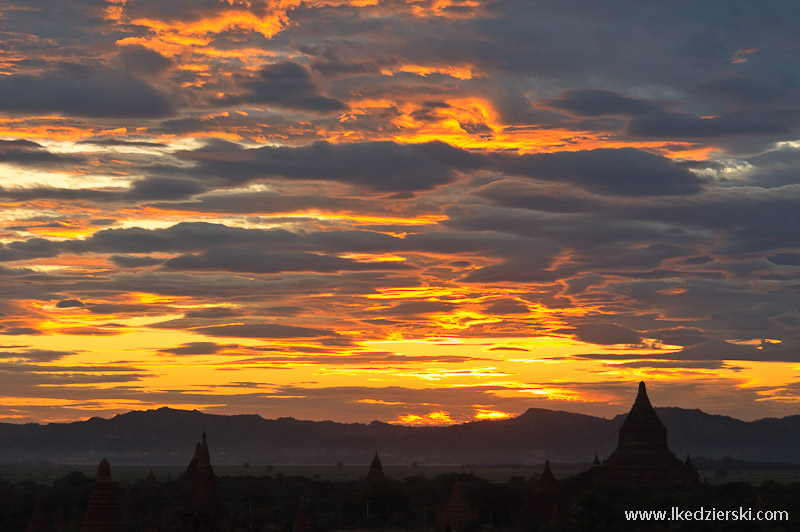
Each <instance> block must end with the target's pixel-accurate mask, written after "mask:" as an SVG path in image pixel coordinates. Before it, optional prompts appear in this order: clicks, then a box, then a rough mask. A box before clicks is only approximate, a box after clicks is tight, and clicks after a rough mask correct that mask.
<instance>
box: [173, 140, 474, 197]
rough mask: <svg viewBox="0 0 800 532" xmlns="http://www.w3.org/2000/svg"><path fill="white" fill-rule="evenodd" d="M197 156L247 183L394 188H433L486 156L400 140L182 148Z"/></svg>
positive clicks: (214, 172)
mask: <svg viewBox="0 0 800 532" xmlns="http://www.w3.org/2000/svg"><path fill="white" fill-rule="evenodd" d="M180 155H181V156H182V157H183V158H185V159H188V160H195V161H196V162H197V165H198V166H197V170H198V171H199V172H201V173H202V174H205V175H211V176H216V177H219V178H224V179H225V180H227V181H229V182H233V183H237V182H238V183H242V182H248V181H252V180H254V179H259V178H266V177H283V178H287V179H306V180H318V181H341V182H344V183H352V184H357V185H362V186H366V187H369V188H372V189H376V190H381V191H391V192H403V191H415V190H429V189H432V188H434V187H436V186H438V185H443V184H446V183H449V182H451V181H453V180H454V179H455V177H456V173H457V172H458V171H466V170H470V169H475V168H478V167H480V166H481V165H482V162H481V160H480V159H479V158H478V157H477V156H475V155H472V154H470V153H469V152H466V151H464V150H461V149H459V148H454V147H452V146H449V145H447V144H445V143H443V142H437V141H434V142H427V143H423V144H398V143H395V142H389V141H381V142H361V143H352V144H330V143H328V142H325V141H318V142H315V143H313V144H311V145H308V146H302V147H298V148H290V147H269V146H268V147H263V148H252V149H243V148H241V147H240V146H238V145H236V144H232V143H219V142H217V143H214V144H213V145H210V146H208V147H207V148H205V149H200V150H196V151H193V152H182V153H181V154H180Z"/></svg>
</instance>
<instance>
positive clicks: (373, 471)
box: [367, 451, 386, 482]
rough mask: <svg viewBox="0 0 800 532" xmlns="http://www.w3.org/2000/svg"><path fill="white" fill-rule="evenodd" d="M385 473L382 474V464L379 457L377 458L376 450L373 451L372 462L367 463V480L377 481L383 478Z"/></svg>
mask: <svg viewBox="0 0 800 532" xmlns="http://www.w3.org/2000/svg"><path fill="white" fill-rule="evenodd" d="M385 478H386V475H384V474H383V465H382V464H381V459H380V458H378V451H375V457H374V458H373V459H372V463H370V464H369V473H367V481H368V482H377V481H381V480H384V479H385Z"/></svg>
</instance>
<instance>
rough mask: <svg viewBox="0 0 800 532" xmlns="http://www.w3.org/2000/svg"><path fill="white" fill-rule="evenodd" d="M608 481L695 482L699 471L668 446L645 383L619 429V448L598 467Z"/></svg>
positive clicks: (664, 429) (665, 430)
mask: <svg viewBox="0 0 800 532" xmlns="http://www.w3.org/2000/svg"><path fill="white" fill-rule="evenodd" d="M598 472H599V473H598V478H599V479H600V480H601V481H606V482H631V483H649V484H664V483H667V484H671V483H682V482H686V483H694V482H697V481H698V475H697V471H696V470H695V469H694V467H693V466H692V465H691V463H688V464H686V463H684V462H682V461H681V460H679V459H678V457H677V456H675V454H674V453H673V452H672V451H670V450H669V447H668V446H667V429H666V427H665V426H664V424H663V423H661V420H660V419H659V418H658V415H657V414H656V411H655V409H654V408H653V405H652V404H650V399H649V398H648V397H647V388H646V386H645V384H644V382H640V383H639V393H638V394H637V395H636V400H635V401H634V403H633V406H632V407H631V411H630V412H629V413H628V417H626V418H625V421H624V422H623V423H622V426H621V427H620V429H619V443H618V444H617V449H616V450H615V451H614V452H613V453H612V454H611V456H609V457H608V458H607V459H606V460H604V461H603V463H602V465H601V466H600V467H599V468H598Z"/></svg>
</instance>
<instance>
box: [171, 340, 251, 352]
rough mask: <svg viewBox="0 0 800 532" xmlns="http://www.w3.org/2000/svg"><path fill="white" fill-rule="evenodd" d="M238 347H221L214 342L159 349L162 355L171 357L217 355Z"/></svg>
mask: <svg viewBox="0 0 800 532" xmlns="http://www.w3.org/2000/svg"><path fill="white" fill-rule="evenodd" d="M229 347H237V346H236V345H232V346H229V345H221V344H216V343H214V342H189V343H185V344H181V345H180V346H178V347H172V348H169V349H159V352H160V353H165V354H169V355H215V354H217V353H218V352H219V351H220V350H221V349H226V348H229Z"/></svg>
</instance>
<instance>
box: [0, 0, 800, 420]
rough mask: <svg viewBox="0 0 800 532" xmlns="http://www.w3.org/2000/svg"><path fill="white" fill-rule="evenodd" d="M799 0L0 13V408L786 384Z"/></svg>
mask: <svg viewBox="0 0 800 532" xmlns="http://www.w3.org/2000/svg"><path fill="white" fill-rule="evenodd" d="M798 31H800V9H798V7H797V6H796V5H795V4H794V3H792V2H781V1H775V2H768V3H766V4H765V3H761V4H759V5H758V6H756V5H755V4H754V3H753V2H745V1H734V2H730V1H729V2H725V3H719V5H717V4H708V3H691V2H669V3H661V4H648V5H643V4H641V3H639V2H628V1H619V2H613V3H597V2H581V3H579V4H575V3H569V2H557V1H552V2H551V1H541V2H528V1H518V2H513V1H509V2H505V1H500V2H483V1H480V0H420V1H415V0H390V1H385V2H384V1H381V2H377V1H369V0H367V1H361V0H351V1H347V0H309V1H302V0H282V1H269V2H267V1H257V0H200V1H198V0H191V1H189V0H186V1H171V2H168V3H166V4H165V3H164V2H155V1H151V0H90V1H86V0H81V1H78V0H57V1H56V0H33V1H31V0H26V1H24V2H23V1H21V0H10V1H7V2H5V3H4V4H3V6H2V7H0V39H2V46H0V171H2V174H0V176H1V177H0V205H1V206H2V211H0V224H2V225H0V293H1V294H2V295H1V296H0V390H2V391H1V392H0V394H2V396H3V398H2V400H0V404H2V405H3V406H2V407H0V418H2V419H4V420H11V421H31V420H33V421H42V420H66V419H77V418H85V417H89V416H92V415H110V414H113V413H116V412H122V411H127V410H130V409H143V408H151V407H158V406H163V405H169V406H178V407H188V408H200V409H204V410H207V411H215V412H225V413H237V412H254V413H260V414H263V415H265V416H267V417H276V416H295V417H302V418H311V419H336V420H342V421H370V420H372V419H381V420H385V421H391V422H405V423H442V422H459V421H466V420H472V419H484V418H492V417H502V416H507V415H513V414H517V413H520V412H522V411H524V410H525V409H526V408H528V407H531V406H540V407H545V408H554V409H567V410H573V411H581V412H587V413H593V414H600V415H613V414H616V413H618V412H620V411H622V410H624V409H625V407H626V406H627V404H628V403H629V402H630V395H631V393H632V392H631V390H632V388H631V384H632V383H633V382H635V381H638V380H640V379H646V380H647V381H648V383H649V386H650V388H651V389H652V397H653V400H654V401H655V402H656V403H657V404H662V405H674V406H683V407H699V408H702V409H704V410H706V411H709V412H713V413H722V414H728V415H733V416H736V417H741V418H745V419H752V418H758V417H766V416H783V415H789V414H793V413H796V412H797V405H798V401H800V392H799V390H798V387H797V384H796V381H797V380H798V376H799V375H798V374H799V373H800V308H798V301H799V300H800V299H798V296H800V294H798V290H799V289H798V287H799V286H800V284H799V283H798V279H800V240H798V238H799V237H798V235H800V214H798V212H800V208H798V205H800V177H799V174H798V168H800V164H798V163H800V78H798V76H797V74H796V72H800V65H799V64H798V63H800V53H798V52H799V50H798V47H799V46H800V45H798V42H797V37H796V36H797V34H798Z"/></svg>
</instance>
